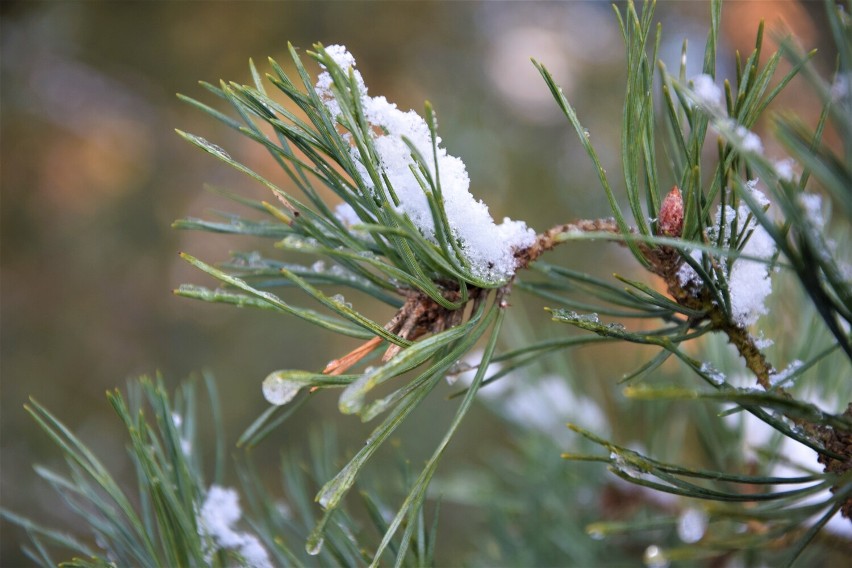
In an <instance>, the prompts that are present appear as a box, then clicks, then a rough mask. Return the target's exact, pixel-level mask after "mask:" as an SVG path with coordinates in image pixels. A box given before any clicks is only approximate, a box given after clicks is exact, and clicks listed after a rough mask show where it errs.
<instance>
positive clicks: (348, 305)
mask: <svg viewBox="0 0 852 568" xmlns="http://www.w3.org/2000/svg"><path fill="white" fill-rule="evenodd" d="M331 301H332V302H334V303H335V304H340V305H341V306H343V307H344V308H349V309H352V304H351V303H350V302H347V301H346V298H344V297H343V294H335V295H334V296H332V297H331Z"/></svg>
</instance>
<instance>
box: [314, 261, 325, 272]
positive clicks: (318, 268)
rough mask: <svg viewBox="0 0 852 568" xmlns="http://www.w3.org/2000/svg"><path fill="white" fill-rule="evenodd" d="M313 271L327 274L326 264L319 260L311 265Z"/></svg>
mask: <svg viewBox="0 0 852 568" xmlns="http://www.w3.org/2000/svg"><path fill="white" fill-rule="evenodd" d="M311 270H313V271H314V272H325V262H323V261H321V260H318V261H316V262H315V263H313V264H312V265H311Z"/></svg>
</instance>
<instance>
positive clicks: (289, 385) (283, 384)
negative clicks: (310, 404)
mask: <svg viewBox="0 0 852 568" xmlns="http://www.w3.org/2000/svg"><path fill="white" fill-rule="evenodd" d="M300 388H302V383H301V382H299V381H294V380H293V379H288V378H287V373H286V372H285V371H275V372H274V373H271V374H270V375H269V376H268V377H266V378H265V379H264V380H263V397H264V398H265V399H266V400H267V402H269V403H270V404H274V405H276V406H281V405H282V404H287V403H288V402H290V401H291V400H293V397H295V396H296V394H297V393H298V392H299V389H300Z"/></svg>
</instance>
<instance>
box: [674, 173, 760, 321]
mask: <svg viewBox="0 0 852 568" xmlns="http://www.w3.org/2000/svg"><path fill="white" fill-rule="evenodd" d="M746 185H747V187H748V191H750V192H751V196H752V197H753V198H754V199H755V200H756V202H757V203H758V205H760V206H761V207H766V206H767V205H768V204H769V200H767V199H766V197H765V196H764V195H763V194H762V193H760V192H759V191H758V190H757V189H756V187H755V186H756V185H757V180H752V181H750V182H748V183H747V184H746ZM723 219H724V234H722V235H721V238H720V235H719V230H720V227H721V226H722V220H723ZM746 221H747V222H746ZM733 223H736V224H737V234H736V235H734V239H733V240H734V243H732V242H731V241H732V239H731V226H732V224H733ZM707 234H708V235H707V236H708V237H709V238H710V242H718V243H719V246H720V247H722V248H724V249H726V250H727V249H730V248H731V246H732V244H733V245H736V243H737V241H738V240H739V239H740V235H745V236H747V238H748V240H747V241H746V243H745V245H744V246H743V247H742V249H741V250H740V255H742V256H746V257H753V258H759V259H765V260H768V259H770V258H772V256H773V255H774V254H775V241H773V240H772V237H770V236H769V233H767V232H766V230H765V229H764V228H763V227H762V226H761V225H760V224H759V223H758V222H757V220H756V219H754V217H753V216H752V215H751V212H750V211H749V209H748V207H747V206H746V205H740V206H739V207H737V208H736V209H734V208H733V207H730V206H728V205H726V206H725V207H724V208H723V209H719V211H717V212H716V222H715V226H714V227H711V228H709V229H708V230H707ZM692 257H693V258H694V259H695V260H696V261H697V262H701V252H700V251H693V253H692ZM717 261H718V262H719V263H720V264H721V265H722V267H723V268H726V265H727V264H728V263H729V262H732V263H733V265H732V266H731V272H730V277H729V279H728V286H729V290H730V295H731V315H732V316H733V319H734V321H735V322H736V323H737V325H739V326H741V327H747V326H749V325H752V324H753V323H755V322H756V321H757V319H758V318H759V317H760V316H761V315H763V314H766V313H767V312H768V309H767V307H766V298H767V297H768V296H769V294H770V292H772V279H771V274H770V270H769V267H768V266H767V264H766V263H765V262H761V261H758V260H751V259H748V258H737V259H733V260H732V259H729V258H728V257H722V258H719V259H717ZM678 280H679V281H680V285H681V286H683V287H688V286H690V285H697V286H700V285H701V283H702V282H701V277H700V276H699V275H698V273H697V272H695V270H693V268H692V267H691V266H689V265H688V264H684V265H683V266H681V267H680V270H679V271H678Z"/></svg>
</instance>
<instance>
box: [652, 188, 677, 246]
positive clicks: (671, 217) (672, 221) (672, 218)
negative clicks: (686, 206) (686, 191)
mask: <svg viewBox="0 0 852 568" xmlns="http://www.w3.org/2000/svg"><path fill="white" fill-rule="evenodd" d="M681 232H683V197H682V196H681V194H680V190H679V189H678V187H677V186H674V187H673V188H672V190H671V191H670V192H669V194H668V195H667V196H666V198H665V199H663V205H662V206H661V207H660V217H659V219H658V222H657V233H658V234H659V235H662V236H665V237H679V236H680V234H681Z"/></svg>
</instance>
